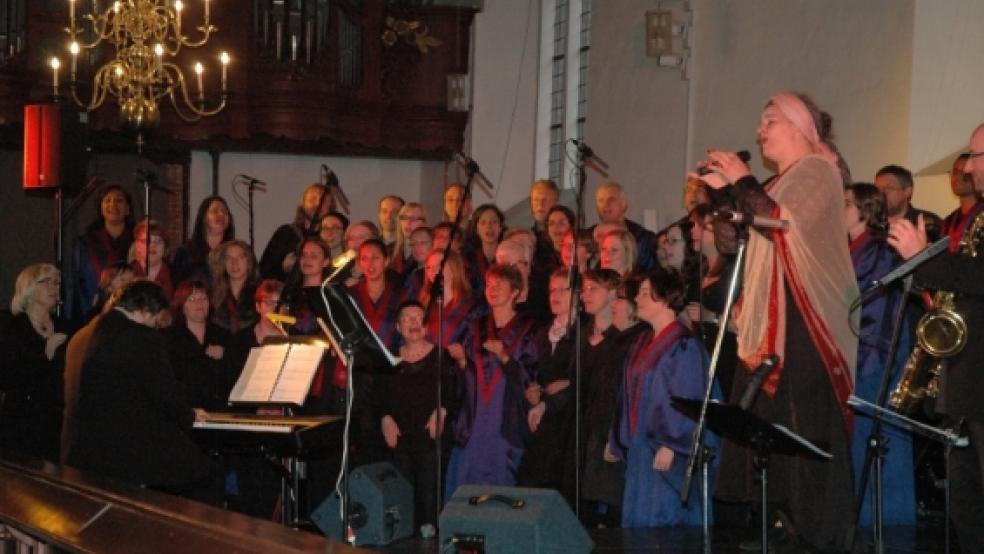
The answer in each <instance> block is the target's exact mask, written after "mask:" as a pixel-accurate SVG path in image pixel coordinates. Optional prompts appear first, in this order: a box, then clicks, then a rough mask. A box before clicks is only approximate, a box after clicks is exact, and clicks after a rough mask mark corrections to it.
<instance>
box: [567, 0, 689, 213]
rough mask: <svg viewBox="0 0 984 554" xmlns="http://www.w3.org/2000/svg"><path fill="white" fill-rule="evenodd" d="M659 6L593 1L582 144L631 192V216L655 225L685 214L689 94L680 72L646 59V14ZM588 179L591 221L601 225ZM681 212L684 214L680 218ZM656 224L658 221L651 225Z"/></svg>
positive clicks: (631, 0) (593, 180)
mask: <svg viewBox="0 0 984 554" xmlns="http://www.w3.org/2000/svg"><path fill="white" fill-rule="evenodd" d="M654 7H655V6H654V2H651V1H646V0H621V1H619V2H594V3H593V4H592V8H593V10H594V11H593V12H592V18H591V37H592V44H591V60H590V67H589V75H588V93H587V94H588V110H587V123H586V125H585V132H584V135H585V140H586V141H587V142H588V143H589V144H590V145H591V147H592V148H594V150H595V151H597V152H598V153H599V155H601V156H602V157H603V158H604V159H605V161H607V162H608V163H609V165H610V166H611V178H612V179H613V180H615V181H617V182H619V183H620V184H621V185H622V186H623V187H624V188H625V191H626V194H627V195H628V198H629V201H630V206H629V212H628V217H629V218H630V219H634V220H636V221H639V222H644V213H645V210H654V211H655V214H654V215H655V217H650V220H649V221H646V223H649V224H650V226H653V227H658V226H662V225H664V224H665V223H668V222H669V221H670V220H671V219H672V218H675V217H677V216H679V215H680V214H682V211H683V208H682V204H681V192H682V190H683V182H684V178H683V174H684V153H685V148H686V126H687V89H688V83H687V82H686V81H684V80H683V79H682V78H681V72H680V70H679V69H673V68H665V67H659V66H657V64H656V60H655V58H648V57H646V50H645V41H644V40H643V38H644V34H645V29H644V23H645V20H644V16H645V12H646V10H647V9H652V8H654ZM600 181H601V179H600V178H599V177H598V176H596V175H594V174H593V173H592V174H590V175H589V178H588V194H587V195H586V196H585V203H586V204H587V207H588V208H589V209H588V210H587V221H588V222H594V221H597V217H596V213H595V211H594V208H593V206H594V200H593V199H594V190H595V189H596V188H597V187H596V185H597V184H598V183H599V182H600ZM678 212H679V213H678ZM653 219H655V221H653Z"/></svg>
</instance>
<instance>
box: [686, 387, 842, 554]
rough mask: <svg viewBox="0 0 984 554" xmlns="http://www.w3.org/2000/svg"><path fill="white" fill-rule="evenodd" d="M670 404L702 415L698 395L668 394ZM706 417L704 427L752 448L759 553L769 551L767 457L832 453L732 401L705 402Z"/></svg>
mask: <svg viewBox="0 0 984 554" xmlns="http://www.w3.org/2000/svg"><path fill="white" fill-rule="evenodd" d="M671 402H672V405H673V407H674V408H675V409H676V410H677V411H679V412H680V413H682V414H684V415H685V416H687V417H689V418H691V419H693V420H695V421H696V420H697V419H698V418H700V415H701V407H702V405H703V402H702V401H701V400H699V399H689V398H680V397H678V396H674V397H672V398H671ZM706 407H707V410H706V412H705V414H704V415H705V420H706V423H707V427H708V428H710V429H711V430H712V431H714V432H715V433H717V434H718V435H720V436H722V437H724V438H726V439H729V440H731V441H732V442H734V443H736V444H739V445H741V446H744V447H746V448H752V449H754V451H755V456H754V462H755V469H756V470H758V473H759V479H760V481H761V488H760V491H761V497H762V509H761V512H762V521H761V534H762V538H761V540H762V554H766V553H767V552H768V551H769V537H768V532H769V518H768V515H767V513H766V509H765V507H766V505H767V502H768V490H769V484H768V473H769V458H770V456H771V455H772V454H773V453H775V454H785V455H787V456H801V457H806V458H814V459H818V460H830V459H831V458H833V456H831V454H830V453H829V452H827V451H825V450H823V449H821V448H820V447H819V446H817V445H815V444H813V443H812V442H810V441H808V440H806V439H804V438H803V437H801V436H799V435H797V434H796V433H793V432H792V431H790V430H789V429H787V428H785V427H783V426H782V425H776V424H774V423H769V422H768V421H766V420H764V419H762V418H761V417H759V416H757V415H755V414H753V413H752V412H750V411H747V410H743V409H741V408H740V407H738V406H735V405H733V404H722V403H720V402H717V401H711V402H708V403H707V404H706Z"/></svg>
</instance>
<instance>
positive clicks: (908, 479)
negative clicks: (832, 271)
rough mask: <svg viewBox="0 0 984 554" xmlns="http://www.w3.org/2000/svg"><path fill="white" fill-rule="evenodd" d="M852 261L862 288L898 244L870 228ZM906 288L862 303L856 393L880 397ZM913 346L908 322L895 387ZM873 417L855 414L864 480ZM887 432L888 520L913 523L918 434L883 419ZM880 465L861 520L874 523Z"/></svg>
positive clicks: (888, 265) (857, 468)
mask: <svg viewBox="0 0 984 554" xmlns="http://www.w3.org/2000/svg"><path fill="white" fill-rule="evenodd" d="M851 261H852V262H853V263H854V273H855V275H856V276H857V280H858V287H859V288H861V289H862V290H863V289H864V288H865V287H867V286H868V285H870V284H871V283H872V281H874V280H875V279H879V278H881V277H882V276H884V275H885V273H887V272H888V271H889V270H890V269H892V268H893V267H894V266H895V265H896V264H897V263H898V262H899V259H898V257H897V256H896V255H895V252H894V251H893V250H892V248H891V247H890V246H889V245H888V244H887V243H886V242H885V241H884V240H879V239H876V238H875V237H872V236H871V235H869V234H868V233H867V232H865V233H864V234H863V235H861V236H859V237H858V238H856V239H855V240H854V241H852V242H851ZM901 292H902V290H901V288H899V287H891V288H887V289H882V290H881V291H880V292H879V293H878V294H876V295H875V296H874V297H872V298H871V299H869V300H867V301H866V302H865V304H864V305H863V306H862V308H861V332H860V340H859V341H858V364H857V376H856V378H855V386H854V394H856V395H857V396H858V397H860V398H863V399H865V400H867V401H869V402H876V401H877V397H878V389H879V387H880V386H881V379H882V375H883V374H884V369H885V364H886V363H887V361H888V349H889V347H890V345H891V340H892V330H893V327H894V326H895V311H896V309H897V307H898V302H899V297H900V296H901ZM911 350H912V327H911V325H908V324H907V323H906V322H903V329H902V334H901V335H900V337H899V348H898V354H897V355H896V358H895V365H894V367H893V368H892V379H891V383H890V387H889V389H888V390H889V392H891V391H892V390H894V388H895V386H896V385H897V384H898V382H899V379H900V378H901V376H902V368H903V367H904V366H905V362H906V359H907V358H908V356H909V353H910V352H911ZM872 421H873V420H872V419H871V418H870V417H869V416H868V415H866V414H857V415H856V417H855V418H854V437H853V439H852V445H851V451H852V453H851V457H852V458H853V463H854V479H855V482H856V483H858V484H860V482H861V472H862V471H864V458H865V453H866V451H867V442H868V436H869V435H870V434H871V427H872ZM882 431H883V433H884V436H885V437H886V438H887V439H888V444H887V446H888V454H887V456H886V458H885V464H884V467H883V474H882V475H883V479H884V489H883V490H884V500H885V502H884V509H885V511H884V514H885V524H887V525H913V524H915V522H916V494H915V477H914V470H913V462H912V434H911V433H910V432H909V431H906V430H903V429H899V428H897V427H893V426H891V425H885V424H883V425H882ZM873 479H874V471H872V472H871V474H870V475H869V478H868V487H867V489H868V490H867V492H866V493H865V502H864V503H863V504H862V506H861V520H860V521H861V525H871V523H872V510H871V499H872V498H873V494H874V493H873V492H872V491H873V490H874V488H873V487H874V481H873Z"/></svg>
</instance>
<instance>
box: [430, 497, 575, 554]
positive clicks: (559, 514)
mask: <svg viewBox="0 0 984 554" xmlns="http://www.w3.org/2000/svg"><path fill="white" fill-rule="evenodd" d="M440 527H441V552H445V549H447V551H448V552H458V551H463V552H485V553H490V554H512V553H516V554H548V553H549V554H579V553H582V552H583V553H585V554H587V553H589V552H591V549H592V548H594V544H593V543H592V542H591V539H590V538H588V533H587V531H585V530H584V527H581V523H580V522H578V520H577V517H576V516H575V515H574V512H572V511H571V509H570V507H568V506H567V502H565V501H564V498H563V497H562V496H560V493H558V492H557V491H555V490H553V489H528V488H521V487H495V486H489V485H462V486H460V487H458V490H456V491H454V496H452V497H451V501H450V502H448V503H447V505H446V506H445V507H444V510H443V511H442V512H441V520H440Z"/></svg>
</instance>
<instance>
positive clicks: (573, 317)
mask: <svg viewBox="0 0 984 554" xmlns="http://www.w3.org/2000/svg"><path fill="white" fill-rule="evenodd" d="M572 142H573V143H574V145H575V146H576V147H577V168H578V174H577V190H576V191H575V193H574V229H573V230H572V232H573V233H574V245H573V248H572V252H571V265H570V267H569V268H568V288H569V289H570V291H571V301H570V307H569V311H568V314H569V315H568V325H569V326H573V333H574V337H573V340H574V359H573V362H574V514H575V515H576V516H577V518H578V519H579V520H580V519H581V470H582V469H583V468H582V467H581V466H582V457H583V454H584V453H583V452H582V451H581V450H582V448H581V446H582V443H581V436H582V434H583V429H582V427H583V426H584V422H583V420H582V415H583V414H582V413H581V412H582V408H583V398H582V394H583V391H584V388H583V386H582V380H581V377H582V367H581V348H582V344H581V340H582V337H581V322H580V318H579V317H578V315H579V314H580V313H581V294H580V293H581V283H582V277H583V276H582V275H580V274H579V273H578V272H579V270H580V267H581V266H580V262H579V260H578V259H577V236H578V234H580V232H581V230H583V229H584V190H585V188H587V187H586V184H587V180H588V172H587V171H585V168H586V167H590V168H591V169H593V170H594V171H595V172H597V173H598V174H599V175H601V176H602V178H607V177H608V173H606V172H605V171H604V170H603V169H601V167H599V165H601V166H603V167H606V168H607V167H608V165H607V164H605V163H604V162H603V161H601V160H600V159H599V158H598V157H597V156H595V153H594V150H592V149H591V147H590V146H588V145H587V144H585V143H584V142H583V141H577V140H573V139H572ZM571 331H572V329H571V328H570V327H568V329H567V333H568V334H570V333H571Z"/></svg>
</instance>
